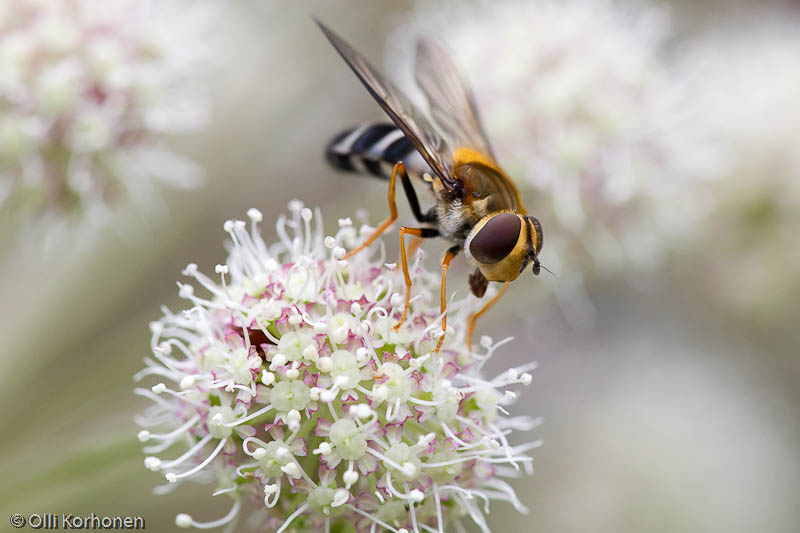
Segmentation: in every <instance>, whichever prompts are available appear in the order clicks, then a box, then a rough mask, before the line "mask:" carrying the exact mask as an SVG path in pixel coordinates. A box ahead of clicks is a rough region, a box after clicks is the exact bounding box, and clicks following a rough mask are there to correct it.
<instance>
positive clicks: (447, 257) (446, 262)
mask: <svg viewBox="0 0 800 533" xmlns="http://www.w3.org/2000/svg"><path fill="white" fill-rule="evenodd" d="M459 251H461V246H459V245H456V246H452V247H450V248H448V250H447V252H445V254H444V259H442V286H441V294H440V300H441V310H442V313H443V314H442V336H441V337H439V342H438V343H436V349H435V350H434V351H435V352H436V353H439V350H440V349H441V347H442V343H443V342H444V336H445V332H446V331H447V313H445V309H447V290H446V288H445V287H446V285H447V269H448V268H450V261H452V260H453V258H454V257H455V256H456V255H458V252H459Z"/></svg>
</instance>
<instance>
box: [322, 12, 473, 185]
mask: <svg viewBox="0 0 800 533" xmlns="http://www.w3.org/2000/svg"><path fill="white" fill-rule="evenodd" d="M316 22H317V24H318V25H319V27H320V29H321V30H322V32H323V33H324V34H325V36H326V37H327V38H328V40H329V41H330V42H331V44H332V45H333V47H334V48H336V51H337V52H339V55H341V56H342V58H343V59H344V60H345V62H347V64H348V65H349V66H350V68H351V69H352V70H353V72H354V73H355V74H356V76H358V79H360V80H361V83H363V84H364V86H365V87H366V88H367V90H368V91H369V93H370V94H371V95H372V97H373V98H374V99H375V100H376V101H377V102H378V104H379V105H380V106H381V107H382V108H383V110H384V111H385V112H386V114H388V115H389V117H391V119H392V120H393V121H394V123H395V124H396V125H397V127H398V128H400V129H401V130H402V131H403V134H404V135H405V136H406V137H407V138H408V139H409V140H410V141H411V143H412V144H413V145H414V147H415V148H416V149H417V151H418V152H419V153H420V155H421V156H422V157H423V158H424V159H425V161H426V162H427V163H428V165H429V166H430V167H431V170H433V171H434V172H435V173H436V174H437V175H438V176H439V178H441V180H442V183H443V184H444V185H445V187H447V188H448V189H450V190H453V189H454V188H455V187H456V186H457V185H458V180H456V179H455V178H453V177H452V173H451V172H450V167H451V166H452V163H450V162H451V161H452V156H451V155H450V151H449V148H448V147H447V145H446V144H445V142H444V139H442V137H441V136H440V135H439V134H437V133H436V130H434V129H433V126H432V125H431V124H430V122H429V121H428V119H427V118H425V116H424V115H423V114H422V113H420V112H419V111H418V110H417V109H416V108H415V107H414V106H413V104H412V103H411V101H410V100H409V99H408V98H407V97H406V96H405V95H404V94H403V93H402V92H400V90H399V89H397V88H396V87H395V86H394V85H393V84H392V83H391V82H390V81H388V80H387V79H386V78H384V77H383V75H381V74H380V73H379V72H378V71H377V70H376V69H375V68H373V67H372V65H370V64H369V63H368V62H367V60H366V59H365V58H364V56H362V55H361V54H359V53H358V52H356V51H355V50H354V49H353V48H352V47H351V46H350V45H349V44H347V42H345V41H344V39H342V38H341V37H339V36H338V35H337V34H336V33H334V32H333V30H331V29H330V28H328V27H327V26H325V25H324V24H322V23H321V22H319V21H316ZM445 161H447V162H448V163H447V164H446V163H445Z"/></svg>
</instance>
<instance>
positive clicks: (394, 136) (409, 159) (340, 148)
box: [325, 123, 426, 178]
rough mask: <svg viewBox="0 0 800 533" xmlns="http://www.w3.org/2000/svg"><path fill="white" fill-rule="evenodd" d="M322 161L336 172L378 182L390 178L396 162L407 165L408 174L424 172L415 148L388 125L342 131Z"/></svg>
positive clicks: (393, 127) (332, 141)
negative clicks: (355, 173)
mask: <svg viewBox="0 0 800 533" xmlns="http://www.w3.org/2000/svg"><path fill="white" fill-rule="evenodd" d="M325 158H326V159H327V160H328V163H330V164H331V166H332V167H333V168H335V169H336V170H341V171H344V172H358V173H368V174H372V175H373V176H377V177H379V178H389V177H390V176H391V175H392V168H393V167H394V165H395V164H396V163H397V162H398V161H402V162H403V163H405V164H406V168H407V170H408V172H409V173H410V174H414V173H417V172H421V171H422V170H423V169H425V168H426V166H425V163H424V160H423V159H422V157H421V156H420V155H419V153H417V151H416V150H415V149H414V145H412V144H411V142H410V141H409V140H408V139H407V138H406V137H405V135H403V132H402V131H400V130H399V129H398V128H397V126H395V125H394V124H389V123H377V124H365V125H363V126H359V127H357V128H353V129H349V130H347V131H343V132H342V133H340V134H339V135H337V136H336V137H334V138H333V140H331V142H330V143H329V144H328V147H327V148H326V149H325Z"/></svg>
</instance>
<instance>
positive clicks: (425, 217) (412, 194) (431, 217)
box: [400, 173, 436, 223]
mask: <svg viewBox="0 0 800 533" xmlns="http://www.w3.org/2000/svg"><path fill="white" fill-rule="evenodd" d="M400 180H401V181H402V182H403V190H404V191H405V193H406V198H407V199H408V205H409V206H411V212H412V213H413V214H414V218H416V219H417V222H423V223H425V222H436V215H435V214H434V213H433V212H429V213H424V214H423V213H422V210H421V209H420V208H419V199H418V198H417V191H415V190H414V186H413V185H412V184H411V178H409V177H408V174H406V173H403V174H401V175H400Z"/></svg>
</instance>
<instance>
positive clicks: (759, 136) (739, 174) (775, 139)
mask: <svg viewBox="0 0 800 533" xmlns="http://www.w3.org/2000/svg"><path fill="white" fill-rule="evenodd" d="M797 24H798V19H797V17H795V18H791V17H787V19H786V20H781V21H776V20H773V19H771V18H770V19H768V20H761V21H754V22H753V23H752V24H751V27H750V29H749V31H748V35H749V37H748V39H747V42H746V43H745V42H742V41H741V40H740V39H739V34H738V32H737V31H736V30H735V29H731V30H730V31H729V33H724V32H718V33H716V34H711V35H704V36H702V37H701V38H698V39H697V40H696V42H694V43H693V46H692V48H691V49H690V52H689V54H688V57H687V61H688V62H690V63H692V64H696V65H699V66H698V67H696V68H697V69H702V72H703V76H702V78H701V79H700V80H698V83H697V84H696V86H694V87H693V93H694V94H695V95H696V98H697V100H698V107H699V108H701V109H702V110H703V113H704V114H705V115H706V116H707V121H708V122H709V124H710V125H711V128H712V131H713V136H714V139H715V140H716V141H715V142H717V143H718V144H720V145H721V146H722V149H723V150H724V152H725V154H726V157H725V168H724V169H723V172H722V173H721V178H722V179H719V180H716V181H714V182H712V183H711V184H710V185H709V186H708V187H705V188H704V189H703V190H701V191H692V193H693V196H694V197H693V198H686V202H687V205H689V206H691V208H692V209H694V210H696V211H698V212H700V213H702V214H703V215H704V217H703V219H702V222H701V224H698V225H697V227H698V228H703V230H702V231H696V232H694V234H693V235H691V240H692V241H693V244H694V247H695V248H694V250H695V252H696V253H695V254H692V255H689V256H688V257H691V264H690V265H687V266H688V267H689V268H690V269H691V271H692V273H693V274H696V275H698V276H700V278H701V279H702V281H701V285H702V287H703V288H704V289H706V290H710V291H711V293H712V294H710V295H709V298H710V300H711V301H716V302H720V304H721V305H723V306H724V307H725V308H726V309H727V310H728V311H730V310H735V311H736V312H738V313H742V314H743V315H746V316H747V318H748V319H749V320H755V321H756V322H761V323H770V322H772V323H774V322H775V321H776V320H783V319H784V318H782V317H785V318H788V319H789V320H792V319H791V317H792V316H795V315H796V311H795V310H796V308H797V298H796V295H797V294H798V291H800V256H799V255H798V254H796V253H793V252H792V251H793V250H794V249H795V248H796V246H797V228H798V227H800V151H798V149H797V147H798V146H799V145H800V70H798V69H797V68H796V67H795V64H796V62H797V61H796V58H797V57H798V54H800V34H798V32H797ZM687 196H688V195H687ZM698 205H699V206H701V208H698ZM687 241H689V239H687ZM698 258H699V259H700V261H702V266H701V267H700V268H698Z"/></svg>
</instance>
